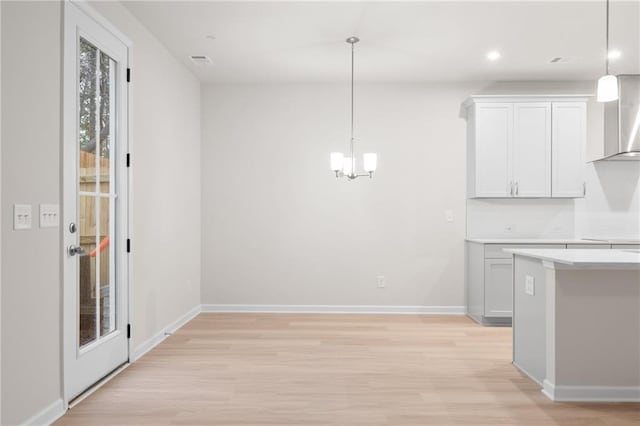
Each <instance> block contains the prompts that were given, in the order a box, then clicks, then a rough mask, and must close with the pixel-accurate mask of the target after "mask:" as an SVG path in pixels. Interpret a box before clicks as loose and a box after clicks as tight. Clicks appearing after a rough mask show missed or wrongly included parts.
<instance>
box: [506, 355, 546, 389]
mask: <svg viewBox="0 0 640 426" xmlns="http://www.w3.org/2000/svg"><path fill="white" fill-rule="evenodd" d="M511 364H513V366H514V367H516V368H517V369H518V370H520V372H521V373H522V374H524V375H525V376H527V377H528V378H529V379H531V380H533V381H534V382H536V383H537V384H539V385H540V386H541V387H544V384H543V383H542V382H541V381H540V380H538V379H536V378H535V377H534V376H533V375H532V374H531V373H529V372H528V371H527V370H526V369H524V368H522V367H521V366H520V365H518V363H517V362H515V361H512V362H511Z"/></svg>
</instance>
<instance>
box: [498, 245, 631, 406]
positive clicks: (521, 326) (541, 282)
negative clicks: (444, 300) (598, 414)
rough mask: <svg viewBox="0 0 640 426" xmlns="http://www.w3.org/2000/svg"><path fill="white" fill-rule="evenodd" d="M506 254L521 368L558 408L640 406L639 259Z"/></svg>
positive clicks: (553, 252)
mask: <svg viewBox="0 0 640 426" xmlns="http://www.w3.org/2000/svg"><path fill="white" fill-rule="evenodd" d="M505 251H508V252H509V253H511V254H512V255H513V264H514V269H513V277H514V278H513V283H514V287H513V303H514V312H513V363H514V365H515V366H516V367H517V368H519V369H520V370H521V371H522V372H524V373H525V374H526V375H528V376H529V377H530V378H531V379H533V380H534V381H536V382H538V383H539V384H540V385H541V386H542V388H543V393H544V394H545V395H546V396H547V397H548V398H550V399H551V400H554V401H640V252H639V251H638V250H582V249H564V250H562V249H511V250H505Z"/></svg>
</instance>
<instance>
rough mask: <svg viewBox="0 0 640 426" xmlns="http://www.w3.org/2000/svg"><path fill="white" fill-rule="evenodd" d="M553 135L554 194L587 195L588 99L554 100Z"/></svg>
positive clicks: (558, 195) (556, 195)
mask: <svg viewBox="0 0 640 426" xmlns="http://www.w3.org/2000/svg"><path fill="white" fill-rule="evenodd" d="M552 108H553V122H552V131H551V139H552V140H553V144H552V148H553V149H552V158H553V163H552V164H553V168H552V172H551V180H552V189H551V192H552V195H553V196H554V197H567V198H570V197H574V198H575V197H584V196H585V192H586V187H585V181H584V146H585V141H586V135H587V123H586V115H587V106H586V104H585V103H584V102H558V103H554V104H553V107H552Z"/></svg>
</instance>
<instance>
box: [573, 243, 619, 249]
mask: <svg viewBox="0 0 640 426" xmlns="http://www.w3.org/2000/svg"><path fill="white" fill-rule="evenodd" d="M567 248H568V249H599V250H603V249H610V248H611V244H567Z"/></svg>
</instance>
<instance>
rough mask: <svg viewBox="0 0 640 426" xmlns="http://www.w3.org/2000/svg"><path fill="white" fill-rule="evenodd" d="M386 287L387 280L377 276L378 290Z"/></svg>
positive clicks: (382, 276)
mask: <svg viewBox="0 0 640 426" xmlns="http://www.w3.org/2000/svg"><path fill="white" fill-rule="evenodd" d="M386 286H387V279H386V278H385V277H384V275H378V288H385V287H386Z"/></svg>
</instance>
